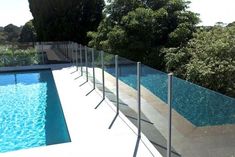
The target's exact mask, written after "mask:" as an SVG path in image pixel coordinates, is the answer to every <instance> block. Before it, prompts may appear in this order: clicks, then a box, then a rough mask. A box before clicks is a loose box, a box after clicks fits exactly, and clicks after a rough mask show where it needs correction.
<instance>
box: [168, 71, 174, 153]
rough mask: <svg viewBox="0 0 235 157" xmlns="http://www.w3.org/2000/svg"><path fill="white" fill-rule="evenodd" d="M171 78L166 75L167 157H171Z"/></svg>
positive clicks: (169, 75) (171, 75)
mask: <svg viewBox="0 0 235 157" xmlns="http://www.w3.org/2000/svg"><path fill="white" fill-rule="evenodd" d="M172 77H173V74H172V73H170V74H168V106H169V115H168V116H169V117H168V118H169V119H168V140H167V157H171V126H172V125H171V124H172Z"/></svg>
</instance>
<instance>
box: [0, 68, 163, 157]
mask: <svg viewBox="0 0 235 157" xmlns="http://www.w3.org/2000/svg"><path fill="white" fill-rule="evenodd" d="M69 66H70V65H51V66H50V65H49V66H29V67H21V68H17V69H16V68H0V72H3V71H15V70H22V69H23V70H32V69H35V70H36V69H49V68H51V69H52V73H53V77H54V80H55V83H56V87H57V91H58V94H59V97H60V101H61V105H62V108H63V112H64V115H65V119H66V122H67V126H68V130H69V134H70V137H71V141H72V142H70V143H65V144H58V145H51V146H45V147H37V148H31V149H25V150H19V151H14V152H9V153H3V154H1V156H3V157H16V156H17V157H32V156H33V157H42V156H43V157H47V156H48V157H52V156H56V157H64V156H70V157H73V156H74V157H75V156H76V157H77V156H88V157H90V156H91V157H93V156H97V157H99V156H100V157H106V156H107V157H110V156H112V157H115V156H116V157H129V156H133V154H134V152H135V150H137V151H136V156H139V157H152V156H156V157H161V155H160V153H159V152H158V151H157V150H156V149H155V148H154V146H153V145H152V144H151V143H150V141H149V140H148V139H147V138H146V137H145V135H143V134H142V138H141V140H140V141H139V143H137V135H136V133H137V128H136V127H135V126H134V125H133V124H132V123H131V122H130V121H129V120H128V119H127V118H126V117H125V116H124V115H123V114H122V113H120V115H119V116H118V118H117V119H116V120H115V122H114V124H113V126H112V128H111V129H108V127H109V126H110V124H111V122H112V121H113V119H114V117H115V115H116V113H115V109H116V108H115V106H114V105H113V103H112V102H110V101H109V100H108V99H107V100H105V101H103V102H102V104H101V105H100V106H99V108H98V109H96V110H95V109H94V108H95V106H97V104H98V103H99V102H100V101H101V100H102V97H101V95H100V91H99V90H95V91H93V92H92V93H91V94H89V95H88V96H85V95H86V94H87V93H88V92H90V91H91V89H92V86H91V84H90V82H88V83H86V84H84V85H83V86H81V87H80V85H81V84H83V83H84V82H85V79H84V78H83V77H80V78H79V72H75V68H70V67H69ZM71 74H73V75H71ZM136 144H139V145H138V149H135V148H136Z"/></svg>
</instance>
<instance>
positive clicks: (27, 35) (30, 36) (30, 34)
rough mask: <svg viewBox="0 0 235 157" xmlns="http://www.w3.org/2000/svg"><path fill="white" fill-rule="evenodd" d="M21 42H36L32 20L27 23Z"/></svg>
mask: <svg viewBox="0 0 235 157" xmlns="http://www.w3.org/2000/svg"><path fill="white" fill-rule="evenodd" d="M19 41H20V42H34V41H36V31H35V28H34V26H33V22H32V20H30V21H29V22H27V23H26V24H25V25H24V26H23V28H22V31H21V33H20V39H19Z"/></svg>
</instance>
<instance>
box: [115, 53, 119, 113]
mask: <svg viewBox="0 0 235 157" xmlns="http://www.w3.org/2000/svg"><path fill="white" fill-rule="evenodd" d="M115 74H116V101H117V114H119V84H118V78H119V73H118V55H115Z"/></svg>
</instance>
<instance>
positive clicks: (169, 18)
mask: <svg viewBox="0 0 235 157" xmlns="http://www.w3.org/2000/svg"><path fill="white" fill-rule="evenodd" d="M187 6H188V3H186V2H184V1H183V0H113V1H111V2H110V4H109V5H108V6H107V7H106V9H105V13H106V14H107V15H106V17H105V18H104V20H103V21H102V22H101V24H100V25H99V28H98V30H97V31H96V32H89V33H88V36H89V37H90V38H91V39H92V40H91V41H90V43H89V44H90V46H94V47H96V48H99V49H104V50H105V51H108V52H110V53H115V54H119V55H121V56H124V57H127V58H130V59H133V60H136V61H137V60H138V61H142V62H143V63H145V64H148V65H150V66H152V67H155V68H158V69H164V67H165V66H164V65H165V64H164V53H162V49H163V48H170V47H178V46H181V45H184V44H186V43H187V41H188V40H189V39H191V38H192V34H193V32H194V31H195V29H196V26H195V25H196V24H197V23H198V22H199V19H198V17H197V16H196V14H194V13H192V12H190V11H188V10H187Z"/></svg>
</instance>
